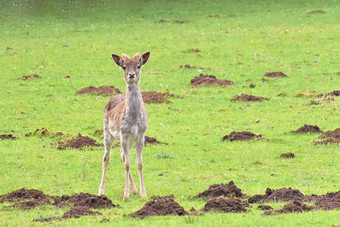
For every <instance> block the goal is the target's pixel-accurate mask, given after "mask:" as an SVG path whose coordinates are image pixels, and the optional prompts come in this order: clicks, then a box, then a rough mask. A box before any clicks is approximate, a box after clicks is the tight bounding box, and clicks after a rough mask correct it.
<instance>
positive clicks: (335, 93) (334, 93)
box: [327, 90, 340, 96]
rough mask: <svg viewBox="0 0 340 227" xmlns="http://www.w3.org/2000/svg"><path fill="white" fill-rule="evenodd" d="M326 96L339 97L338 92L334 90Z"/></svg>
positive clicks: (339, 91)
mask: <svg viewBox="0 0 340 227" xmlns="http://www.w3.org/2000/svg"><path fill="white" fill-rule="evenodd" d="M327 95H333V96H340V90H334V91H332V92H329V93H327Z"/></svg>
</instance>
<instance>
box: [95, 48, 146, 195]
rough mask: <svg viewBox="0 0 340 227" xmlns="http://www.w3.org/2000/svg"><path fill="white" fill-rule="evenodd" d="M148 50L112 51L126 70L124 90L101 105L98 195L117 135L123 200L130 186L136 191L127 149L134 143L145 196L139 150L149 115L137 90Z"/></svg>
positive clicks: (103, 189)
mask: <svg viewBox="0 0 340 227" xmlns="http://www.w3.org/2000/svg"><path fill="white" fill-rule="evenodd" d="M149 56H150V52H146V53H145V54H143V55H142V56H140V54H139V53H137V54H135V55H134V56H133V57H132V58H130V57H128V56H127V55H125V54H123V55H122V57H119V56H118V55H115V54H112V58H113V60H114V62H115V63H116V64H117V65H118V66H120V67H121V68H122V69H123V70H124V73H125V81H126V88H127V89H126V94H125V95H118V96H114V97H112V98H111V99H110V100H109V102H108V103H107V105H106V106H105V108H104V147H105V153H104V157H103V163H102V165H103V173H102V179H101V183H100V186H99V193H98V194H99V195H103V194H104V191H105V174H106V167H107V165H108V162H109V158H110V150H111V148H112V144H113V140H114V138H117V139H120V145H121V150H120V154H121V157H122V160H123V163H124V165H125V174H126V175H125V177H126V178H125V190H124V197H123V198H124V200H127V199H128V198H129V197H130V188H129V186H130V187H131V190H132V193H133V194H137V193H138V191H137V188H136V185H135V183H134V181H133V179H132V176H131V173H130V165H131V162H130V149H131V148H132V147H133V146H134V145H135V147H136V151H137V166H138V172H139V180H140V195H141V196H142V197H146V190H145V187H144V182H143V161H142V152H143V147H144V137H145V132H146V129H147V127H148V117H147V115H146V109H145V106H144V102H143V99H142V93H141V91H140V70H141V67H142V66H143V65H144V64H145V63H146V62H147V61H148V59H149Z"/></svg>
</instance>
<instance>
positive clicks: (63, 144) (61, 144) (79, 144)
mask: <svg viewBox="0 0 340 227" xmlns="http://www.w3.org/2000/svg"><path fill="white" fill-rule="evenodd" d="M101 146H103V145H102V144H100V143H97V141H95V140H94V139H92V138H90V137H88V136H82V135H81V134H80V133H79V134H78V136H77V137H76V138H74V139H71V140H64V138H62V139H60V140H59V141H58V147H57V148H58V149H60V150H62V149H65V148H67V147H71V148H75V149H83V148H85V147H101Z"/></svg>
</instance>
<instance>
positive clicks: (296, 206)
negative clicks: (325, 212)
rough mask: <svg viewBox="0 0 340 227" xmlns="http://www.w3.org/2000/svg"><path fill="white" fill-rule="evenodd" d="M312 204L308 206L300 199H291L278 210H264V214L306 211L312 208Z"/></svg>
mask: <svg viewBox="0 0 340 227" xmlns="http://www.w3.org/2000/svg"><path fill="white" fill-rule="evenodd" d="M313 209H314V207H313V206H308V205H306V204H304V203H302V202H300V201H293V202H291V203H288V204H286V205H284V207H283V208H282V209H280V210H271V211H267V212H264V213H263V214H264V215H277V214H285V213H301V212H306V211H311V210H313Z"/></svg>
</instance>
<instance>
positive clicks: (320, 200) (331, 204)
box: [311, 191, 340, 210]
mask: <svg viewBox="0 0 340 227" xmlns="http://www.w3.org/2000/svg"><path fill="white" fill-rule="evenodd" d="M311 200H313V201H315V204H316V207H317V209H321V210H331V209H339V208H340V191H337V192H329V193H327V194H326V195H320V196H311Z"/></svg>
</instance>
